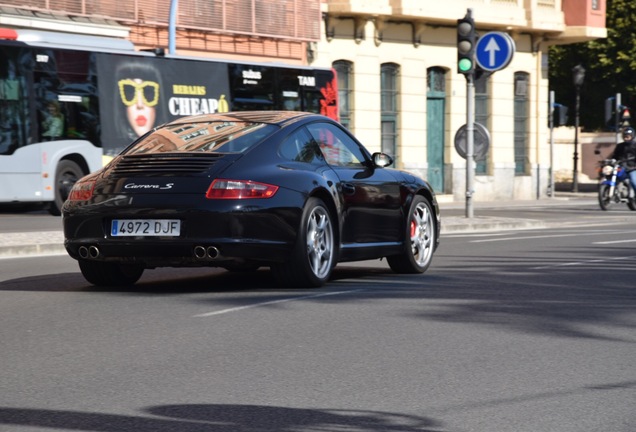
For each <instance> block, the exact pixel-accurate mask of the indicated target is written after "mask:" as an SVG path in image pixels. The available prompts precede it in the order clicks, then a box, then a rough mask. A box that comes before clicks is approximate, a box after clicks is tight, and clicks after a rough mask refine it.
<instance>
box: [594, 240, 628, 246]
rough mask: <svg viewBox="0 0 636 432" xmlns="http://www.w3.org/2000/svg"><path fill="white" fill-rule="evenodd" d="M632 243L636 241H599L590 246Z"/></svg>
mask: <svg viewBox="0 0 636 432" xmlns="http://www.w3.org/2000/svg"><path fill="white" fill-rule="evenodd" d="M633 242H636V239H631V240H609V241H600V242H593V243H592V244H598V245H604V244H615V243H633Z"/></svg>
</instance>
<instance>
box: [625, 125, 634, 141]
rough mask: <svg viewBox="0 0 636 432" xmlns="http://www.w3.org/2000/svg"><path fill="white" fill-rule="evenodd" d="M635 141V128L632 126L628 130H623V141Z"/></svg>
mask: <svg viewBox="0 0 636 432" xmlns="http://www.w3.org/2000/svg"><path fill="white" fill-rule="evenodd" d="M633 139H634V128H633V127H631V126H628V127H626V128H624V129H623V140H624V141H631V140H633Z"/></svg>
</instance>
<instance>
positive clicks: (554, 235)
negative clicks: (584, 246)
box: [470, 231, 636, 244]
mask: <svg viewBox="0 0 636 432" xmlns="http://www.w3.org/2000/svg"><path fill="white" fill-rule="evenodd" d="M585 234H586V235H588V236H592V235H596V236H598V235H609V234H611V235H616V234H630V235H634V231H610V232H606V231H598V232H588V233H585ZM579 236H581V233H569V234H551V235H543V236H526V237H506V238H493V239H484V240H470V243H485V242H496V241H511V240H531V239H540V238H556V237H579ZM631 241H636V240H631ZM593 244H596V243H593Z"/></svg>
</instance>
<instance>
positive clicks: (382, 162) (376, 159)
mask: <svg viewBox="0 0 636 432" xmlns="http://www.w3.org/2000/svg"><path fill="white" fill-rule="evenodd" d="M371 157H372V158H373V163H374V164H375V166H377V167H380V168H384V167H387V166H389V165H391V164H392V163H393V158H391V156H389V155H388V154H386V153H381V152H376V153H373V154H372V155H371Z"/></svg>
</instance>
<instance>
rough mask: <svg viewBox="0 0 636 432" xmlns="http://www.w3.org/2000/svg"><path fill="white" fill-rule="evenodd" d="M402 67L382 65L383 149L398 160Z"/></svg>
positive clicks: (395, 163)
mask: <svg viewBox="0 0 636 432" xmlns="http://www.w3.org/2000/svg"><path fill="white" fill-rule="evenodd" d="M399 72H400V67H399V66H398V65H397V64H395V63H384V64H383V65H381V66H380V98H381V99H380V110H381V111H382V115H381V117H382V119H381V122H382V124H381V127H382V151H383V152H384V153H386V154H388V155H389V156H391V157H392V158H393V161H394V166H395V167H397V166H398V160H397V136H398V135H397V123H398V76H399Z"/></svg>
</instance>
